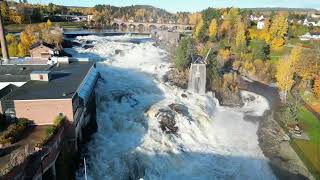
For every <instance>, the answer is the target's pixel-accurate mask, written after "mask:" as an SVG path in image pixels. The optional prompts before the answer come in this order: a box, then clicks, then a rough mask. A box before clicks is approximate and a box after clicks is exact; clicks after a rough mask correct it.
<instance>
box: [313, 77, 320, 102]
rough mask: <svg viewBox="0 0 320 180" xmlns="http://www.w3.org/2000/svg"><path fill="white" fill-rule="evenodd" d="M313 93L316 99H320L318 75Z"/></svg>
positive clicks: (319, 78) (319, 79)
mask: <svg viewBox="0 0 320 180" xmlns="http://www.w3.org/2000/svg"><path fill="white" fill-rule="evenodd" d="M313 92H314V94H315V95H316V97H318V98H320V75H318V76H317V77H316V78H315V80H314V84H313Z"/></svg>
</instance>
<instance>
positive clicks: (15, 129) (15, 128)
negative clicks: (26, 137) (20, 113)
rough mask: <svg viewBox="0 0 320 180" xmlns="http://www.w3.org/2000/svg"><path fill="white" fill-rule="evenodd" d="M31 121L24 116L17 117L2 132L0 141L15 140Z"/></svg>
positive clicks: (9, 141) (10, 141) (11, 141)
mask: <svg viewBox="0 0 320 180" xmlns="http://www.w3.org/2000/svg"><path fill="white" fill-rule="evenodd" d="M31 123H32V121H30V120H28V119H25V118H21V119H18V120H17V122H15V123H14V124H11V125H10V126H9V127H8V128H7V130H6V131H4V132H3V134H2V135H1V136H0V143H2V144H7V143H15V142H17V141H18V140H20V138H21V137H22V136H23V133H24V132H25V130H26V129H27V128H28V126H29V125H30V124H31Z"/></svg>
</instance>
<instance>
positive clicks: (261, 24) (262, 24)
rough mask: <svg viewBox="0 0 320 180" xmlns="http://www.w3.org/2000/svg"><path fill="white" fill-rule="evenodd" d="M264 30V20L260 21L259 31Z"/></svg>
mask: <svg viewBox="0 0 320 180" xmlns="http://www.w3.org/2000/svg"><path fill="white" fill-rule="evenodd" d="M263 28H264V20H261V21H258V23H257V29H263Z"/></svg>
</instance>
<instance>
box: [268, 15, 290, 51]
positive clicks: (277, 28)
mask: <svg viewBox="0 0 320 180" xmlns="http://www.w3.org/2000/svg"><path fill="white" fill-rule="evenodd" d="M287 17H288V15H287V14H285V13H279V14H278V15H277V16H275V17H274V18H273V20H272V25H271V27H270V36H271V47H272V48H273V49H280V48H281V47H282V46H283V45H284V43H285V40H284V37H285V35H286V34H287V32H288V26H289V25H288V20H287Z"/></svg>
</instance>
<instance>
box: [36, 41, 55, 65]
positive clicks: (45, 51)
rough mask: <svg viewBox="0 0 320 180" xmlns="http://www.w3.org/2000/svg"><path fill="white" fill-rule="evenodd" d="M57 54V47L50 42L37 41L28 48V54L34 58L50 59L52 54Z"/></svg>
mask: <svg viewBox="0 0 320 180" xmlns="http://www.w3.org/2000/svg"><path fill="white" fill-rule="evenodd" d="M57 54H59V51H58V49H57V48H56V47H55V46H54V45H51V44H47V43H44V42H37V43H36V44H33V45H32V46H31V48H30V55H31V58H32V59H35V60H45V61H47V60H50V59H51V58H52V57H53V56H54V55H57Z"/></svg>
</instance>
